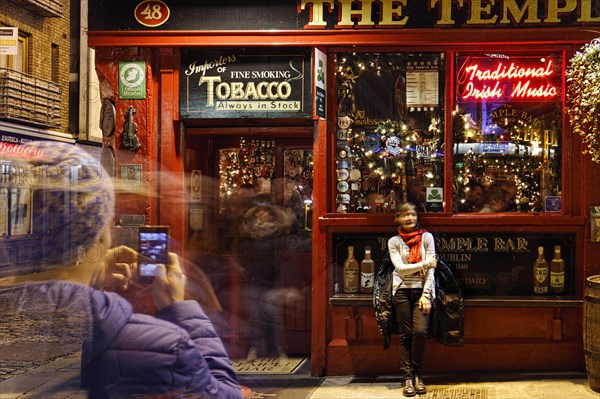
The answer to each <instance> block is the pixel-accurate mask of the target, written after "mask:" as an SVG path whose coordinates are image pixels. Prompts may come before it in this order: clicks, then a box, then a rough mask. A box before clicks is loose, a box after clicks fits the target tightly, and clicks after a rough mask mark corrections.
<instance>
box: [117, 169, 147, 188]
mask: <svg viewBox="0 0 600 399" xmlns="http://www.w3.org/2000/svg"><path fill="white" fill-rule="evenodd" d="M121 183H123V184H124V185H129V186H131V187H141V186H142V165H121Z"/></svg>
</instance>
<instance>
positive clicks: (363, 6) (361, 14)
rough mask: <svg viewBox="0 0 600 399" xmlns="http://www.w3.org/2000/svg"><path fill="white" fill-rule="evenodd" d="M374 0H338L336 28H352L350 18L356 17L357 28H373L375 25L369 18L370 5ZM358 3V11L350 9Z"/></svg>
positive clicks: (352, 23) (352, 24)
mask: <svg viewBox="0 0 600 399" xmlns="http://www.w3.org/2000/svg"><path fill="white" fill-rule="evenodd" d="M373 1H375V0H356V1H355V0H338V3H339V5H340V7H341V9H340V13H339V14H340V16H339V18H338V23H337V25H336V27H337V28H348V27H351V26H354V22H353V21H352V16H358V22H357V23H356V25H358V26H373V25H375V23H374V22H373V20H372V18H371V5H372V4H373ZM355 2H356V3H358V4H359V6H360V8H359V9H357V10H356V9H352V3H355Z"/></svg>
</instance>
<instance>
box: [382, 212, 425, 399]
mask: <svg viewBox="0 0 600 399" xmlns="http://www.w3.org/2000/svg"><path fill="white" fill-rule="evenodd" d="M394 222H395V223H396V224H397V225H398V234H397V235H395V236H393V237H392V238H390V239H389V240H388V250H389V253H390V259H391V261H392V264H393V266H394V272H393V282H392V303H393V306H394V311H395V316H396V319H397V322H398V326H399V329H400V363H401V369H402V373H403V381H404V382H403V390H402V392H403V394H404V396H409V397H410V396H415V395H416V394H424V393H426V392H427V388H426V386H425V384H424V383H423V363H424V360H425V346H426V341H427V326H428V325H429V318H430V313H431V304H432V302H433V296H434V292H435V291H434V289H435V281H434V272H435V267H436V264H437V260H436V255H435V243H434V239H433V235H432V234H431V233H430V232H428V231H426V230H424V229H422V228H420V226H419V223H418V215H417V208H416V206H415V205H413V204H411V203H405V204H403V205H402V206H401V207H400V208H399V209H398V211H397V212H396V216H395V218H394Z"/></svg>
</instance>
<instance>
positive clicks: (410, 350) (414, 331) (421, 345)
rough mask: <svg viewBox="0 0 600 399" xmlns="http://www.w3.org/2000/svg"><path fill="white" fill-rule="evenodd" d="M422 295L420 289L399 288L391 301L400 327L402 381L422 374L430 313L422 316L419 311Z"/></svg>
mask: <svg viewBox="0 0 600 399" xmlns="http://www.w3.org/2000/svg"><path fill="white" fill-rule="evenodd" d="M422 294H423V290H422V289H421V288H407V289H404V288H400V289H398V290H397V291H396V293H395V294H394V297H393V299H392V303H393V304H394V310H395V311H396V319H397V320H398V326H399V327H400V366H401V368H402V373H403V378H404V379H411V378H413V376H414V375H419V376H420V375H422V374H423V362H424V361H425V345H426V342H427V326H428V325H429V316H430V314H431V313H430V314H424V313H423V311H422V310H421V309H419V299H420V298H421V295H422Z"/></svg>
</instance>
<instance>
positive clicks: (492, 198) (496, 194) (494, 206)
mask: <svg viewBox="0 0 600 399" xmlns="http://www.w3.org/2000/svg"><path fill="white" fill-rule="evenodd" d="M508 206H509V193H508V191H506V190H504V189H502V188H500V187H499V186H497V185H495V184H493V185H491V186H490V187H488V188H487V190H486V191H485V205H484V206H483V208H481V210H480V211H479V213H495V212H504V211H506V209H507V208H508Z"/></svg>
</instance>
